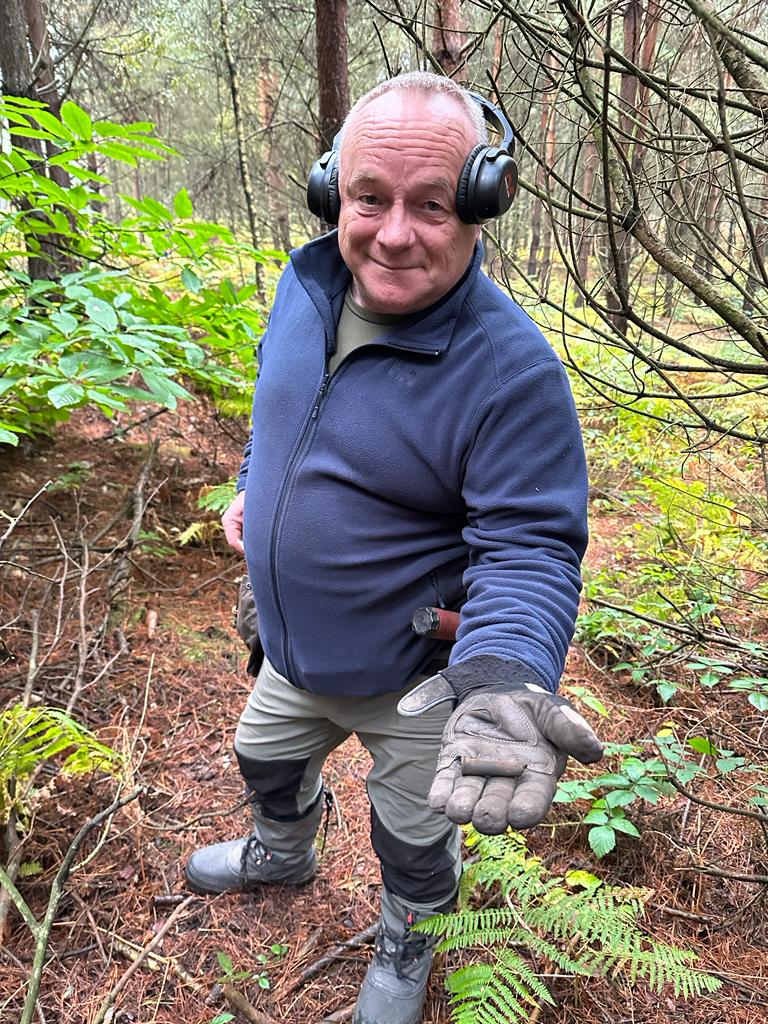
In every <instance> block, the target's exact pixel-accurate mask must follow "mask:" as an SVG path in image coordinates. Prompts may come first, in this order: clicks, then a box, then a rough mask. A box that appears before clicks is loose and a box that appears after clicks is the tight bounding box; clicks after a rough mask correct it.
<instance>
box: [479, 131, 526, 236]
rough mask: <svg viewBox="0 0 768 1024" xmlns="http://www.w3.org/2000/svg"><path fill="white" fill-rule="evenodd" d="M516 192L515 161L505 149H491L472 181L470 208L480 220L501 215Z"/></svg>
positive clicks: (485, 155)
mask: <svg viewBox="0 0 768 1024" xmlns="http://www.w3.org/2000/svg"><path fill="white" fill-rule="evenodd" d="M516 192H517V164H516V163H515V161H514V159H513V158H512V157H511V156H510V155H509V153H506V152H505V151H504V150H499V149H496V150H494V149H490V150H486V152H485V153H484V154H483V163H482V165H481V166H480V167H479V169H478V173H477V177H476V178H475V179H474V181H473V182H472V199H473V203H474V206H473V210H474V212H475V214H476V216H477V220H478V222H479V223H482V222H483V221H486V220H492V219H493V218H494V217H500V216H501V215H502V214H503V213H506V212H507V210H508V209H509V208H510V206H511V205H512V200H513V199H514V198H515V193H516Z"/></svg>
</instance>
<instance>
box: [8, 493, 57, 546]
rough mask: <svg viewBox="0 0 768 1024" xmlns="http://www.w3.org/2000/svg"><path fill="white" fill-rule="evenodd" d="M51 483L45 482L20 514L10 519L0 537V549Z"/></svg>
mask: <svg viewBox="0 0 768 1024" xmlns="http://www.w3.org/2000/svg"><path fill="white" fill-rule="evenodd" d="M52 483H53V481H52V480H46V482H45V483H44V484H43V486H42V487H41V488H40V489H39V490H38V491H36V492H35V494H33V495H32V497H31V498H30V499H29V501H28V502H27V503H26V505H25V506H24V508H23V509H22V510H21V512H19V514H18V515H17V516H16V517H15V518H12V519H11V521H10V523H9V524H8V528H7V529H6V531H5V533H4V534H3V535H2V537H0V548H2V546H3V544H5V542H6V541H7V540H8V538H9V537H10V536H11V534H12V533H13V531H14V530H15V529H16V527H17V526H18V525H19V523H20V522H21V520H22V519H23V518H24V516H25V515H26V514H27V512H29V510H30V508H32V506H33V505H34V503H35V502H36V501H37V499H38V498H39V497H40V495H41V494H45V492H46V491H47V490H48V488H49V487H50V486H51V484H52Z"/></svg>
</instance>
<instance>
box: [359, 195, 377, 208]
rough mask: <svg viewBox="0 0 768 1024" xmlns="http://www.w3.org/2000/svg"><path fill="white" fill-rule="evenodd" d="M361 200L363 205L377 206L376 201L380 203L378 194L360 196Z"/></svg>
mask: <svg viewBox="0 0 768 1024" xmlns="http://www.w3.org/2000/svg"><path fill="white" fill-rule="evenodd" d="M360 202H361V203H362V204H363V206H375V205H376V203H378V199H377V198H376V196H372V195H364V196H360Z"/></svg>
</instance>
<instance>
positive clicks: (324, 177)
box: [307, 149, 341, 224]
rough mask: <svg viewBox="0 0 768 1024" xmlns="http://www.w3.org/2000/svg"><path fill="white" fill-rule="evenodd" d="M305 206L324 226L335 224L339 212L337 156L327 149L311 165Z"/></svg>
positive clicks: (335, 152) (335, 151)
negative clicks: (323, 222)
mask: <svg viewBox="0 0 768 1024" xmlns="http://www.w3.org/2000/svg"><path fill="white" fill-rule="evenodd" d="M307 206H308V207H309V209H310V210H311V211H312V213H314V215H315V216H316V217H319V218H320V219H321V220H324V221H325V222H326V224H337V223H338V220H339V213H340V211H341V199H340V196H339V154H338V151H337V150H335V149H329V150H328V151H327V152H326V153H323V155H322V156H321V157H320V159H319V160H316V161H315V162H314V164H312V170H311V171H310V172H309V179H308V181H307Z"/></svg>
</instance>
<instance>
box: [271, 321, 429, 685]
mask: <svg viewBox="0 0 768 1024" xmlns="http://www.w3.org/2000/svg"><path fill="white" fill-rule="evenodd" d="M371 344H373V345H376V344H377V343H376V342H375V341H374V342H372V343H371ZM379 347H381V348H392V349H397V350H399V351H401V352H413V351H414V349H411V348H407V347H406V346H405V345H398V344H396V343H392V342H386V343H383V344H381V343H380V344H379ZM351 354H352V353H351ZM420 354H422V355H431V356H439V355H440V352H437V351H430V352H421V353H420ZM346 362H347V359H344V360H343V361H342V362H341V363H340V364H339V366H337V367H336V370H335V372H334V373H333V375H331V374H330V373H329V372H328V363H327V361H326V363H325V367H324V371H323V377H322V380H321V381H320V386H319V388H318V389H317V394H316V396H315V401H314V403H313V405H312V412H311V413H310V415H309V419H308V420H307V421H306V424H305V426H304V433H303V436H302V437H301V440H300V441H299V444H298V447H297V448H296V451H295V452H294V454H293V457H292V458H291V461H290V462H289V463H288V467H287V469H286V471H285V476H284V477H283V486H282V487H281V489H280V495H279V497H278V499H277V506H276V508H275V517H274V521H273V526H272V539H271V542H270V550H269V559H270V566H271V570H272V589H273V590H274V592H275V607H276V608H277V611H278V614H279V616H280V623H281V625H282V630H283V659H284V661H285V666H286V669H287V671H288V678H289V681H290V682H292V683H294V685H296V682H295V680H296V678H297V674H296V671H295V666H294V664H293V658H292V657H291V649H290V638H289V636H288V623H287V622H286V618H285V613H284V612H283V605H282V601H281V600H280V588H279V586H278V579H277V545H278V541H279V533H280V523H281V513H282V511H283V505H284V503H285V499H286V495H287V494H288V493H289V492H290V489H291V485H292V484H293V480H294V478H295V476H296V473H297V470H298V468H299V464H300V462H301V460H302V459H303V457H304V454H305V453H306V451H307V449H308V448H309V445H310V443H311V441H312V438H313V437H314V434H315V430H316V428H317V417H318V415H319V414H320V409H321V408H322V406H323V403H324V401H325V399H326V398H327V397H328V392H329V391H330V388H331V382H332V378H333V379H334V380H335V379H336V378H337V377H338V375H339V371H340V370H341V369H342V367H343V366H344V364H345V363H346ZM430 578H433V586H434V587H435V590H436V592H437V595H438V600H439V602H440V605H439V607H441V608H444V607H445V603H444V600H443V597H442V593H441V590H440V585H439V582H438V580H437V577H436V576H435V575H434V573H431V574H430Z"/></svg>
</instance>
